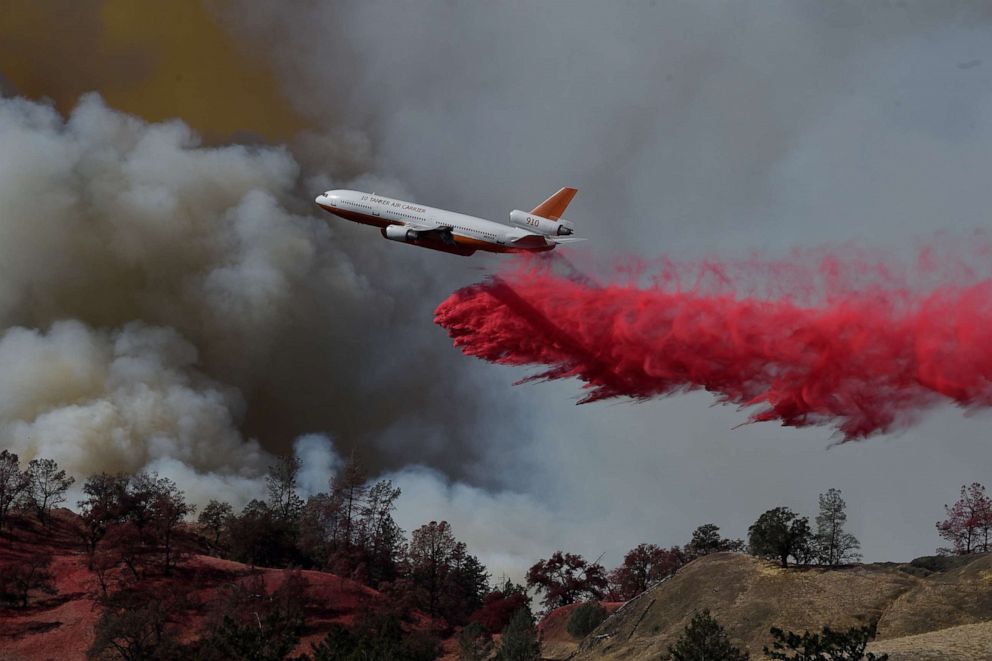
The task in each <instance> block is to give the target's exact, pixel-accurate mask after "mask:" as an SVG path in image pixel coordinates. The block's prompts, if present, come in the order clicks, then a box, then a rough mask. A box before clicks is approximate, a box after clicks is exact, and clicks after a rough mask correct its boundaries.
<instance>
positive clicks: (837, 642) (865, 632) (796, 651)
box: [764, 624, 889, 661]
mask: <svg viewBox="0 0 992 661" xmlns="http://www.w3.org/2000/svg"><path fill="white" fill-rule="evenodd" d="M875 633H876V625H875V624H870V625H867V626H863V627H852V628H851V629H848V630H847V631H834V630H832V629H831V628H830V627H824V628H823V631H822V632H821V633H810V632H809V631H806V632H804V633H803V635H801V636H800V635H799V634H796V633H793V632H791V631H789V632H785V631H782V630H781V629H779V628H777V627H772V630H771V634H772V638H773V639H774V642H773V643H772V646H771V648H770V649H769V648H768V646H765V648H764V652H765V656H767V657H768V658H769V659H777V660H782V661H860V660H861V659H864V660H865V661H886V660H887V659H888V658H889V655H888V654H883V655H882V656H875V655H874V654H872V653H871V652H868V653H867V654H866V653H865V649H866V648H867V647H868V643H869V642H871V640H872V639H873V638H874V637H875Z"/></svg>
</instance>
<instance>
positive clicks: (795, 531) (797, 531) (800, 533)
mask: <svg viewBox="0 0 992 661" xmlns="http://www.w3.org/2000/svg"><path fill="white" fill-rule="evenodd" d="M812 539H813V537H812V532H811V531H810V528H809V519H807V518H806V517H800V516H799V515H797V514H796V513H795V512H793V511H792V510H790V509H789V508H788V507H776V508H775V509H771V510H768V511H767V512H765V513H764V514H762V515H761V516H760V517H758V520H757V521H756V522H755V523H754V525H752V526H751V527H750V528H748V546H749V549H750V551H751V553H752V554H753V555H757V556H761V557H763V558H770V559H773V560H778V561H779V562H781V563H782V566H783V567H788V566H789V557H790V556H791V557H793V558H795V559H796V561H797V562H800V563H804V562H805V561H806V560H807V559H808V558H809V556H810V549H811V548H812Z"/></svg>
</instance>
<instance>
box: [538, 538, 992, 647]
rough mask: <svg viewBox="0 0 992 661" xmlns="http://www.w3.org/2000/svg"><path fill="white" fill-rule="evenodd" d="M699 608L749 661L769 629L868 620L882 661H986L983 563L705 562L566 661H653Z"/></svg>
mask: <svg viewBox="0 0 992 661" xmlns="http://www.w3.org/2000/svg"><path fill="white" fill-rule="evenodd" d="M703 608H708V609H709V610H710V612H711V613H712V614H713V616H714V617H716V619H717V620H718V621H719V622H720V623H721V624H723V625H724V626H725V627H726V629H727V632H728V634H729V635H730V637H731V639H732V640H733V641H734V642H735V644H738V645H740V646H742V647H745V648H747V649H749V650H750V651H751V652H752V654H754V655H755V657H756V658H760V657H761V655H760V651H761V648H762V646H763V645H764V644H767V642H768V630H769V628H771V627H772V626H779V627H782V628H785V629H791V630H795V631H802V630H804V629H811V630H818V629H819V628H821V627H822V626H824V625H827V624H829V625H831V626H834V627H835V628H846V627H851V626H855V625H862V624H865V623H868V622H871V621H874V620H878V639H877V640H876V641H875V642H874V643H873V644H872V647H871V649H872V650H876V651H883V652H890V653H891V654H892V657H891V659H892V661H910V660H915V659H945V660H958V659H961V660H964V659H969V660H974V659H992V556H990V555H982V556H975V557H974V558H972V559H968V561H967V562H964V563H962V564H961V566H959V567H957V568H954V569H949V570H947V571H942V572H929V571H926V570H922V569H919V568H917V567H911V566H909V565H897V564H890V565H854V566H850V567H844V568H839V569H823V568H806V569H802V568H800V569H792V568H790V569H787V570H786V569H782V568H780V567H777V566H775V565H774V564H772V563H769V562H766V561H763V560H760V559H757V558H754V557H751V556H747V555H741V554H731V553H718V554H713V555H710V556H705V557H703V558H700V559H699V560H696V561H695V562H692V563H690V564H689V565H687V566H686V567H684V568H683V569H682V570H681V571H679V573H678V574H676V575H675V576H674V577H672V578H671V579H668V580H667V581H665V582H663V583H661V584H660V585H658V586H656V587H654V588H653V589H651V590H649V591H647V592H645V593H644V594H643V595H641V596H639V597H638V598H636V599H634V600H632V601H630V602H628V603H627V604H625V605H624V606H623V607H622V608H620V609H618V610H617V611H616V612H615V613H614V615H613V616H612V617H610V618H608V619H607V620H606V621H605V622H604V623H603V624H602V625H601V626H600V627H599V628H598V629H597V630H596V631H594V632H593V633H592V634H591V635H590V636H588V637H587V638H586V639H585V640H584V641H582V643H581V645H580V646H579V649H578V652H577V653H576V654H574V655H573V656H571V657H567V658H574V659H577V660H580V659H621V658H622V659H632V660H639V659H644V660H647V659H652V660H654V659H657V658H658V656H659V655H660V654H662V653H664V652H665V651H666V650H667V648H668V646H669V645H670V644H671V643H673V642H674V641H675V640H676V639H677V638H678V636H679V635H680V634H681V632H682V630H683V628H684V627H685V626H686V624H687V623H688V622H689V620H690V619H691V617H692V614H693V613H694V612H695V611H697V610H700V609H703ZM556 658H566V657H562V656H559V657H556Z"/></svg>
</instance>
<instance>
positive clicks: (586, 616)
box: [565, 601, 607, 638]
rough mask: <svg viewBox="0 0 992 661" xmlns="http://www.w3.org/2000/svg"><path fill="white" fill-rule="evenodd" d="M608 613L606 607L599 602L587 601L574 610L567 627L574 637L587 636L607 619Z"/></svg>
mask: <svg viewBox="0 0 992 661" xmlns="http://www.w3.org/2000/svg"><path fill="white" fill-rule="evenodd" d="M606 615H607V613H606V609H605V608H603V607H602V606H601V605H600V604H599V602H596V601H587V602H586V603H584V604H582V605H581V606H579V607H578V608H576V609H575V610H574V611H572V615H571V617H569V618H568V624H566V625H565V628H566V629H567V630H568V633H570V634H572V635H573V636H574V637H576V638H585V637H586V636H588V635H589V634H591V633H592V632H593V631H594V630H595V629H596V627H598V626H599V625H600V624H601V623H602V622H603V620H605V619H606Z"/></svg>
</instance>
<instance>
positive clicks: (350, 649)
mask: <svg viewBox="0 0 992 661" xmlns="http://www.w3.org/2000/svg"><path fill="white" fill-rule="evenodd" d="M356 649H358V638H357V637H356V636H355V635H354V634H353V633H351V631H349V630H348V629H347V628H346V627H344V626H342V625H340V624H337V623H335V624H332V625H331V628H330V629H329V630H328V632H327V635H326V636H324V638H323V640H321V641H320V642H319V643H315V644H314V645H312V646H311V657H310V658H311V659H313V661H350V659H352V658H354V656H353V655H354V654H355V650H356Z"/></svg>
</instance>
